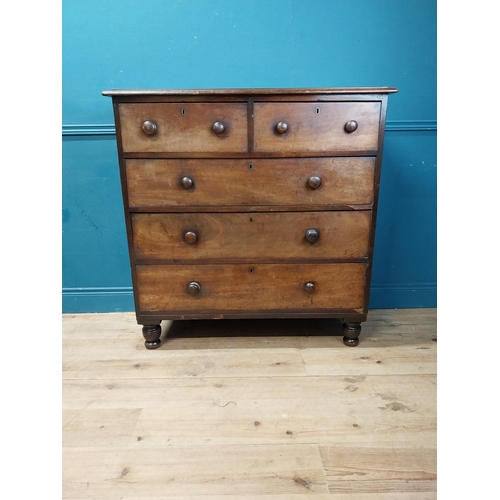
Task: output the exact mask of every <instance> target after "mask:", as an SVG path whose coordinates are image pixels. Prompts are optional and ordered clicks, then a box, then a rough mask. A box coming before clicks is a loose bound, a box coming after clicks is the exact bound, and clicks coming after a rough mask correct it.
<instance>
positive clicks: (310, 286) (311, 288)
mask: <svg viewBox="0 0 500 500" xmlns="http://www.w3.org/2000/svg"><path fill="white" fill-rule="evenodd" d="M304 288H305V290H306V292H307V293H313V292H314V289H315V288H316V285H315V284H314V283H313V282H312V281H309V282H308V283H306V284H305V285H304Z"/></svg>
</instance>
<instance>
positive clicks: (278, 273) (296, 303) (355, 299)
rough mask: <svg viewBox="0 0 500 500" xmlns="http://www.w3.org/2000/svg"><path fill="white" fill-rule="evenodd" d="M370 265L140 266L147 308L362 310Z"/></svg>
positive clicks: (156, 310)
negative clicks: (367, 270) (368, 266)
mask: <svg viewBox="0 0 500 500" xmlns="http://www.w3.org/2000/svg"><path fill="white" fill-rule="evenodd" d="M366 269H367V266H366V265H365V264H303V265H300V266H296V265H293V264H289V265H287V264H256V265H252V266H250V265H244V264H234V265H230V264H228V265H204V266H168V265H155V266H137V267H136V271H137V284H138V295H139V306H140V309H141V311H142V312H143V313H146V312H151V313H160V312H162V311H165V312H168V313H172V312H176V311H177V312H182V311H186V312H191V313H192V312H211V311H213V312H221V313H223V312H226V311H233V312H234V311H277V310H280V311H308V310H309V311H314V310H328V309H330V310H331V309H354V310H356V311H359V312H361V311H362V309H363V306H364V289H365V280H366ZM190 284H191V285H190ZM308 284H309V285H308Z"/></svg>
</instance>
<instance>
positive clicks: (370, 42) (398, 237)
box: [62, 0, 437, 312]
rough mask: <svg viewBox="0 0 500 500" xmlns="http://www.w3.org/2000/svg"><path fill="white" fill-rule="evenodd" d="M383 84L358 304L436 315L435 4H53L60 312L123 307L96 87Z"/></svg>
mask: <svg viewBox="0 0 500 500" xmlns="http://www.w3.org/2000/svg"><path fill="white" fill-rule="evenodd" d="M355 86H361V87H366V86H391V87H398V88H399V93H398V94H395V95H391V96H390V97H389V108H388V115H387V120H388V122H387V133H386V142H385V149H384V160H383V167H382V179H381V190H380V201H379V218H378V222H377V233H376V241H375V255H374V266H373V277H372V292H371V301H370V306H371V307H372V308H381V307H383V308H394V307H397V308H402V307H435V306H436V274H437V271H436V156H437V153H436V1H435V0H405V1H401V0H351V1H349V2H346V1H343V0H330V1H328V0H323V1H319V0H308V1H304V0H302V1H298V0H288V1H284V0H283V1H279V0H254V1H245V0H241V1H237V2H236V1H234V0H213V1H212V0H168V1H167V0H163V1H159V0H120V1H118V0H116V1H111V0H85V1H83V0H82V1H78V0H72V1H69V0H63V88H62V91H63V117H62V118H63V127H62V134H63V135H62V139H63V144H62V168H63V173H62V179H63V249H62V256H63V262H62V266H63V267H62V269H63V312H94V311H96V312H108V311H132V310H133V300H132V288H131V276H130V268H129V264H128V254H127V243H126V233H125V223H124V216H123V210H122V205H121V203H122V202H121V192H120V182H119V172H118V160H117V151H116V145H115V136H114V127H113V113H112V106H111V99H109V98H105V97H102V96H101V92H102V90H104V89H109V88H224V87H355Z"/></svg>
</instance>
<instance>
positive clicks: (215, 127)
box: [212, 122, 226, 134]
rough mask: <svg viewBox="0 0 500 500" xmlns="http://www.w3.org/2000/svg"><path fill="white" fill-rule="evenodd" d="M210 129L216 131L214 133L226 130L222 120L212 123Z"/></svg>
mask: <svg viewBox="0 0 500 500" xmlns="http://www.w3.org/2000/svg"><path fill="white" fill-rule="evenodd" d="M212 130H213V131H214V132H215V133H216V134H222V132H224V130H226V127H225V126H224V124H223V123H222V122H215V123H214V124H213V125H212Z"/></svg>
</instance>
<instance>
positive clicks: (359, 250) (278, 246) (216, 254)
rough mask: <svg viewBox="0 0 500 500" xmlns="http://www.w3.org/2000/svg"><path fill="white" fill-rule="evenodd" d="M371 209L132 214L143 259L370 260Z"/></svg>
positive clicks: (137, 247) (136, 244)
mask: <svg viewBox="0 0 500 500" xmlns="http://www.w3.org/2000/svg"><path fill="white" fill-rule="evenodd" d="M370 226H371V211H363V212H361V211H359V212H354V211H353V212H340V211H338V212H333V213H330V212H277V213H267V212H266V213H241V212H240V213H187V214H186V213H184V214H132V227H133V232H134V247H135V255H136V259H137V260H138V261H141V260H160V261H163V262H171V263H180V262H188V261H202V262H206V261H209V260H213V259H217V260H220V259H223V260H226V261H228V262H229V261H252V260H253V261H255V262H257V261H258V262H266V261H267V262H269V261H273V262H276V261H285V260H290V259H294V260H301V259H303V260H307V259H316V260H317V259H321V260H331V259H342V260H349V259H353V258H358V259H361V258H368V242H369V236H370Z"/></svg>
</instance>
